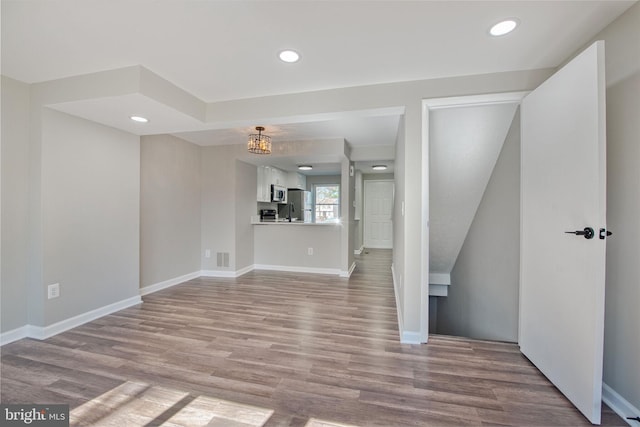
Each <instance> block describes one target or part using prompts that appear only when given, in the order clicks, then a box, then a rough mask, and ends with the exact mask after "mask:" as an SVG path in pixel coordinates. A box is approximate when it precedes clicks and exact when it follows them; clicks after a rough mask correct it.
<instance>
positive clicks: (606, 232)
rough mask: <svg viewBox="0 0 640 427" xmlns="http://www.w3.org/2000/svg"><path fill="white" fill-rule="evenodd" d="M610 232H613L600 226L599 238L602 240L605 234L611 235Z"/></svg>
mask: <svg viewBox="0 0 640 427" xmlns="http://www.w3.org/2000/svg"><path fill="white" fill-rule="evenodd" d="M612 234H613V233H612V232H610V231H607V230H606V229H604V228H601V229H600V240H604V238H605V236H607V237H608V236H611V235H612Z"/></svg>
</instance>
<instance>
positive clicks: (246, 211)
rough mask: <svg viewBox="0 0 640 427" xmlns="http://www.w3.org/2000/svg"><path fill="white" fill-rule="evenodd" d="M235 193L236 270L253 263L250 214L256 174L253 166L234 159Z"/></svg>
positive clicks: (253, 209) (253, 208) (254, 200)
mask: <svg viewBox="0 0 640 427" xmlns="http://www.w3.org/2000/svg"><path fill="white" fill-rule="evenodd" d="M235 164H236V171H235V195H236V201H235V205H236V208H235V210H236V215H235V230H236V237H235V241H236V270H242V269H243V268H247V267H250V266H252V265H253V264H254V261H253V254H254V234H253V229H254V226H253V225H251V215H255V211H256V192H257V190H258V189H257V184H258V174H257V169H256V167H255V166H253V165H250V164H248V163H244V162H241V161H239V160H236V162H235Z"/></svg>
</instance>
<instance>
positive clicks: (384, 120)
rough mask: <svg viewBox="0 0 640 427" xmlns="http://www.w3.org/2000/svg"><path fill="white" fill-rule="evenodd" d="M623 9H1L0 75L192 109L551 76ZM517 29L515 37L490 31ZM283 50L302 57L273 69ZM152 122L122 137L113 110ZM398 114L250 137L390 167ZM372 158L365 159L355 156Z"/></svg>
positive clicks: (87, 109)
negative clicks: (197, 104) (110, 75)
mask: <svg viewBox="0 0 640 427" xmlns="http://www.w3.org/2000/svg"><path fill="white" fill-rule="evenodd" d="M633 3H634V1H626V0H625V1H615V0H599V1H573V0H571V1H559V0H557V1H412V2H408V1H407V2H405V1H402V2H401V1H301V0H296V1H269V0H261V1H242V0H236V1H201V0H197V1H196V0H29V1H24V0H2V11H1V12H2V13H1V19H2V26H1V32H2V34H1V35H2V38H1V49H2V62H1V66H2V74H3V75H6V76H8V77H12V78H14V79H17V80H20V81H24V82H27V83H37V82H43V81H49V80H55V79H61V78H65V77H70V76H79V75H84V74H88V73H95V72H98V71H104V70H115V69H121V68H123V67H129V66H142V67H144V68H146V69H148V70H150V71H151V72H153V73H155V74H157V75H158V76H160V77H162V78H164V79H166V80H167V81H169V82H171V83H173V84H175V85H176V86H178V87H179V88H182V89H183V90H185V91H186V92H188V93H190V94H191V95H193V97H194V99H198V100H200V101H201V102H202V103H203V105H204V103H209V102H216V101H222V100H234V99H242V98H257V97H262V96H268V95H278V94H290V93H297V92H308V91H315V90H322V89H330V88H341V87H349V86H361V85H370V84H378V83H387V82H399V81H409V80H421V79H430V78H437V77H451V76H460V75H472V74H481V73H492V72H503V71H511V70H525V69H536V68H548V67H556V66H558V65H560V64H561V63H562V62H563V61H564V60H565V59H566V58H567V57H568V56H569V55H571V54H572V53H573V52H575V51H576V50H577V49H579V48H580V47H581V46H582V45H583V44H584V43H586V42H587V41H588V40H589V39H590V38H592V37H593V36H594V35H595V34H597V33H598V32H599V31H600V30H601V29H602V28H604V27H605V26H606V25H607V24H609V23H610V22H611V21H613V20H614V19H615V18H616V17H617V16H619V15H620V14H622V13H623V12H624V11H625V10H626V9H628V8H629V7H631V5H633ZM506 17H516V18H517V19H518V20H519V21H520V23H521V25H520V26H519V27H518V28H517V29H516V31H514V32H513V33H511V34H509V35H507V36H503V37H499V38H492V37H490V36H488V34H487V33H488V29H489V27H490V26H491V24H493V23H495V22H497V21H499V20H501V19H503V18H506ZM283 48H292V49H295V50H297V51H298V52H299V53H300V54H301V57H302V58H301V61H300V62H298V63H295V64H285V63H282V62H281V61H279V59H278V58H277V54H278V52H279V51H280V50H281V49H283ZM123 103H124V104H126V105H128V106H129V107H131V106H140V108H141V109H153V110H154V111H156V112H157V114H158V117H160V118H161V119H160V120H156V121H155V123H150V124H149V125H148V126H146V127H140V126H138V125H137V124H132V123H131V122H129V121H128V120H127V119H126V118H125V119H123V117H124V115H123V114H121V112H122V110H121V109H119V108H118V107H119V106H121V105H123ZM54 108H56V109H59V110H61V111H65V112H67V113H70V114H74V115H77V116H80V117H84V118H87V119H89V120H94V121H96V122H99V123H103V124H106V125H108V126H113V127H116V128H119V129H122V130H125V131H127V132H133V133H136V134H150V133H154V132H155V133H173V134H176V135H178V136H180V137H181V138H184V139H187V140H190V141H192V142H195V143H197V144H201V145H215V144H225V143H232V142H233V141H237V143H244V141H245V139H246V135H247V133H249V132H250V131H251V127H247V126H246V124H244V125H238V124H235V125H233V126H234V127H233V128H232V129H209V128H208V127H207V124H206V123H204V122H203V121H201V120H198V119H196V118H194V117H190V116H188V115H185V114H184V113H180V112H178V111H174V110H172V109H171V108H166V106H165V105H164V104H162V103H159V102H156V101H154V100H151V99H150V98H149V97H144V96H138V95H130V96H128V97H127V99H125V97H122V96H121V97H119V99H108V98H100V99H98V98H95V99H86V100H83V101H77V102H73V103H68V104H57V105H56V106H55V107H54ZM401 114H402V113H401V112H398V111H395V112H388V114H378V115H376V116H375V117H357V116H353V115H351V116H349V117H339V114H336V115H335V116H336V117H332V120H326V121H322V122H315V123H279V124H274V123H255V125H265V126H266V127H267V129H268V131H269V132H270V134H271V135H272V136H273V137H274V139H275V138H280V139H281V140H283V141H293V140H305V141H308V140H320V139H323V138H334V137H340V138H344V139H346V140H347V141H348V143H349V144H350V145H351V146H352V148H353V147H359V151H358V153H359V155H361V156H362V157H361V158H359V160H366V161H376V160H392V159H389V156H388V155H386V154H384V155H381V157H375V156H376V155H378V154H377V153H381V152H384V153H387V152H388V150H387V151H384V150H382V151H381V150H380V147H384V146H388V145H391V146H392V145H393V144H394V143H395V135H396V132H397V129H398V121H399V117H400V115H401ZM368 152H370V153H371V154H370V155H368V154H367V153H368Z"/></svg>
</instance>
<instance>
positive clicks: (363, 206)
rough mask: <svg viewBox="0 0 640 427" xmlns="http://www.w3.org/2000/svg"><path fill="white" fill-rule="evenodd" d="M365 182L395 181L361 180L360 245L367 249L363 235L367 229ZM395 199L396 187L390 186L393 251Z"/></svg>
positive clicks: (391, 181) (387, 180)
mask: <svg viewBox="0 0 640 427" xmlns="http://www.w3.org/2000/svg"><path fill="white" fill-rule="evenodd" d="M367 182H390V183H391V184H393V183H394V182H395V179H363V180H362V245H363V246H364V247H367V245H365V244H364V239H365V233H366V231H365V230H366V229H367V216H368V215H367V210H366V206H367ZM395 198H396V187H395V185H392V186H391V224H392V227H391V228H392V238H391V249H393V206H394V203H395Z"/></svg>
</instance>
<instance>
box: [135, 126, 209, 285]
mask: <svg viewBox="0 0 640 427" xmlns="http://www.w3.org/2000/svg"><path fill="white" fill-rule="evenodd" d="M200 152H201V148H200V147H199V146H197V145H195V144H192V143H190V142H187V141H184V140H182V139H179V138H176V137H174V136H171V135H156V136H143V137H141V140H140V287H142V288H144V287H146V286H150V285H154V284H157V283H160V282H164V281H167V280H170V279H174V278H177V277H180V276H184V275H187V274H190V273H194V272H199V271H200V239H201V234H202V233H201V229H200V179H201V176H200Z"/></svg>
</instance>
